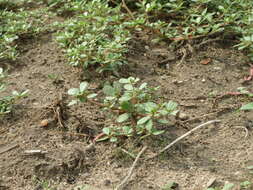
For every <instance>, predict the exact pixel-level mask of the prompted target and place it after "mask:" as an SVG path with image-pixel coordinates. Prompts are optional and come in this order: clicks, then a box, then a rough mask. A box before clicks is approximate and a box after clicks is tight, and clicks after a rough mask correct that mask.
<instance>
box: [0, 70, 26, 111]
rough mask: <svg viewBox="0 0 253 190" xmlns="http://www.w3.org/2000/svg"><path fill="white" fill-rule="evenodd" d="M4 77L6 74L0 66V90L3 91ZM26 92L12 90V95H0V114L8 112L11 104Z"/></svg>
mask: <svg viewBox="0 0 253 190" xmlns="http://www.w3.org/2000/svg"><path fill="white" fill-rule="evenodd" d="M5 77H6V74H5V73H4V71H3V69H2V68H0V92H3V91H4V90H5V86H6V84H5V83H4V81H3V79H4V78H5ZM27 94H28V90H26V91H23V92H17V91H13V92H12V95H9V96H2V97H0V116H1V115H4V114H7V113H10V112H11V110H12V106H13V104H14V103H15V102H16V101H17V100H19V99H21V98H23V97H25V96H27Z"/></svg>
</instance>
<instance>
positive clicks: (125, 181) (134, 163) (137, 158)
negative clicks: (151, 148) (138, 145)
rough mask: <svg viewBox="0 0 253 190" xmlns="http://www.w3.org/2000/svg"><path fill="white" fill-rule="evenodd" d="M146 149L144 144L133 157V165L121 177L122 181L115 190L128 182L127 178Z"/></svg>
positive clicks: (118, 189)
mask: <svg viewBox="0 0 253 190" xmlns="http://www.w3.org/2000/svg"><path fill="white" fill-rule="evenodd" d="M146 149H147V146H144V147H143V148H142V149H141V151H140V152H139V153H138V155H137V157H136V158H135V160H134V162H133V165H132V167H131V168H130V170H129V172H128V174H127V176H126V177H125V178H124V179H123V181H122V182H121V183H120V184H119V185H118V186H117V187H116V189H115V190H120V189H122V188H123V187H124V186H125V185H126V184H127V183H128V180H129V178H130V177H131V176H132V174H133V170H134V168H135V167H136V164H137V162H138V160H139V159H140V157H141V155H142V154H143V153H144V151H145V150H146Z"/></svg>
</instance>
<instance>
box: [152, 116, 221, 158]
mask: <svg viewBox="0 0 253 190" xmlns="http://www.w3.org/2000/svg"><path fill="white" fill-rule="evenodd" d="M218 122H221V121H220V120H211V121H208V122H206V123H203V124H201V125H199V126H197V127H195V128H193V129H192V130H190V131H188V132H187V133H185V134H184V135H182V136H180V137H178V138H177V139H176V140H174V141H173V142H172V143H170V144H169V145H167V146H166V147H165V148H163V149H162V150H160V151H159V152H158V153H157V154H155V155H154V156H152V157H150V158H148V159H153V158H155V157H157V156H159V155H160V154H161V153H163V152H164V151H166V150H168V149H169V148H170V147H172V146H173V145H174V144H176V143H177V142H178V141H180V140H182V139H183V138H185V137H187V136H188V135H190V134H192V133H193V132H194V131H196V130H198V129H200V128H201V127H204V126H206V125H210V124H212V123H218Z"/></svg>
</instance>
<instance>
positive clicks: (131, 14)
mask: <svg viewBox="0 0 253 190" xmlns="http://www.w3.org/2000/svg"><path fill="white" fill-rule="evenodd" d="M122 6H123V7H124V8H125V9H126V11H127V12H128V14H129V15H130V16H131V18H132V19H134V15H133V13H132V12H131V11H130V9H129V8H128V7H127V5H126V2H125V0H122Z"/></svg>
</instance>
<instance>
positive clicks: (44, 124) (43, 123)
mask: <svg viewBox="0 0 253 190" xmlns="http://www.w3.org/2000/svg"><path fill="white" fill-rule="evenodd" d="M48 124H49V121H48V119H43V120H42V121H41V122H40V127H47V126H48Z"/></svg>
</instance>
